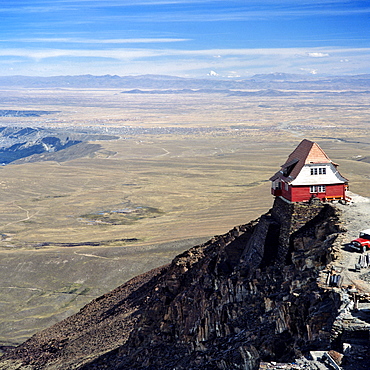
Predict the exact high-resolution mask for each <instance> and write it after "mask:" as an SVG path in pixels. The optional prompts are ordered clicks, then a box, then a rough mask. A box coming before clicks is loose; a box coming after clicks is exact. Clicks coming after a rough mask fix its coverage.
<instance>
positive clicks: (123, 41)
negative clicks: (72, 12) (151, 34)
mask: <svg viewBox="0 0 370 370" xmlns="http://www.w3.org/2000/svg"><path fill="white" fill-rule="evenodd" d="M9 41H10V42H25V43H53V44H55V43H69V44H93V45H96V44H151V43H169V42H183V41H190V39H180V38H132V39H89V38H67V37H64V38H63V37H59V38H53V37H51V38H41V37H40V38H37V37H35V38H18V39H3V40H0V42H9Z"/></svg>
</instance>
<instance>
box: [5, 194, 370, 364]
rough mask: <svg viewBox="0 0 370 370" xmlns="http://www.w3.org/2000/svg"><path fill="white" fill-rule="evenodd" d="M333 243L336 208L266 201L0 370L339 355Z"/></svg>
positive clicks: (36, 340)
mask: <svg viewBox="0 0 370 370" xmlns="http://www.w3.org/2000/svg"><path fill="white" fill-rule="evenodd" d="M343 233H344V228H343V220H342V218H341V212H340V211H339V210H338V208H336V207H335V206H333V205H331V204H323V203H320V202H318V203H316V202H313V203H311V204H288V203H286V202H285V201H283V200H282V199H280V198H276V199H275V203H274V206H273V208H272V209H271V210H270V211H269V212H268V213H266V214H265V215H262V216H261V217H260V218H259V219H258V220H255V221H252V222H250V223H248V224H246V225H242V226H238V227H235V228H234V229H233V230H231V231H230V232H228V233H227V234H225V235H222V236H216V237H214V238H213V239H211V240H210V241H208V242H207V243H205V244H202V245H200V246H196V247H193V248H191V249H190V250H188V251H186V252H185V253H183V254H181V255H179V256H177V257H176V258H175V259H174V260H173V262H172V263H171V264H169V265H167V266H163V267H162V268H159V269H156V270H153V271H150V272H148V273H146V274H144V275H141V276H139V277H137V278H135V279H133V280H131V281H129V282H127V283H126V284H124V285H122V286H121V287H119V288H117V289H115V290H114V291H112V292H110V293H108V294H106V295H104V296H102V297H100V298H98V299H96V300H94V301H92V302H91V303H90V304H88V305H87V306H85V307H84V308H83V309H81V311H80V312H79V313H77V314H76V315H73V316H71V317H70V318H68V319H66V320H64V321H62V322H60V323H58V324H56V325H55V326H53V327H51V328H49V329H46V330H44V331H42V332H40V333H38V334H36V335H34V336H33V337H32V338H30V339H29V340H28V341H26V342H25V343H23V344H22V345H20V346H19V347H17V348H15V349H12V350H9V351H7V352H6V354H5V355H4V356H3V357H2V358H1V361H0V369H28V370H33V369H35V370H36V369H48V370H52V369H59V370H62V369H81V370H82V369H84V370H87V369H128V368H129V369H179V370H180V369H250V370H254V369H258V368H259V364H260V362H261V361H262V362H265V361H278V362H290V361H293V360H294V359H296V358H298V357H301V356H302V355H304V354H307V353H309V352H310V351H313V350H325V351H328V350H336V351H339V352H343V348H344V345H343V340H344V339H343V338H344V337H343V334H344V333H345V332H346V328H344V327H343V325H342V326H341V324H340V320H342V321H343V317H344V320H345V314H343V312H345V313H346V312H347V313H348V310H347V311H346V307H347V306H348V303H350V299H348V297H344V298H345V299H344V298H343V293H342V292H341V290H340V289H339V288H337V287H330V286H328V285H327V284H326V283H325V278H324V276H326V272H327V271H328V266H329V265H330V264H331V263H332V262H333V261H334V260H335V258H336V256H337V255H338V254H339V250H340V247H341V245H342V242H343ZM346 299H347V301H346ZM343 315H344V316H343ZM338 317H339V319H338ZM338 325H339V326H338ZM354 330H356V329H354ZM361 330H365V331H366V330H367V329H366V328H365V329H364V327H363V326H362V327H361ZM347 333H348V331H347ZM345 338H346V340H347V341H350V339H351V338H349V336H348V335H347V336H345ZM357 368H358V369H360V368H361V367H360V366H358V367H357Z"/></svg>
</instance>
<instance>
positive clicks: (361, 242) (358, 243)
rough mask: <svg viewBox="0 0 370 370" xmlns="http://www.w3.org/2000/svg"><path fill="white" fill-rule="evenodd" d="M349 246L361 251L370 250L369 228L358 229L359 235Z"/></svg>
mask: <svg viewBox="0 0 370 370" xmlns="http://www.w3.org/2000/svg"><path fill="white" fill-rule="evenodd" d="M350 246H351V248H353V249H356V250H357V251H359V252H362V253H365V252H366V251H367V250H370V229H367V230H363V231H360V235H359V237H358V238H357V239H355V240H352V241H351V243H350Z"/></svg>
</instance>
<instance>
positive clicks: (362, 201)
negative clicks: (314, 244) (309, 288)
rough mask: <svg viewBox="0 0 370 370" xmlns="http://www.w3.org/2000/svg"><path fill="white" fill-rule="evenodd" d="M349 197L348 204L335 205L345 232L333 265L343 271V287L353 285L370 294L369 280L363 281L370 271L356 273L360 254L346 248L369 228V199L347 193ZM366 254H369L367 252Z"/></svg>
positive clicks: (363, 270) (364, 270)
mask: <svg viewBox="0 0 370 370" xmlns="http://www.w3.org/2000/svg"><path fill="white" fill-rule="evenodd" d="M349 197H350V198H351V202H350V203H348V204H346V205H343V204H338V205H337V207H338V208H339V209H341V211H342V212H343V216H344V217H343V219H344V221H345V224H344V226H345V228H346V229H347V232H346V234H345V236H344V240H343V245H342V250H341V254H340V257H339V259H338V261H336V263H335V264H336V266H339V267H340V268H341V269H343V270H342V275H343V285H345V286H348V285H353V286H355V287H356V289H357V290H358V291H360V292H363V293H370V279H366V280H369V281H365V280H364V279H363V276H364V275H366V274H367V273H368V272H369V271H370V269H369V268H367V269H366V268H365V269H361V272H356V271H355V264H356V263H357V262H358V260H359V258H360V255H361V253H359V252H356V251H354V250H352V249H350V248H349V247H348V243H350V241H351V240H353V239H356V238H357V237H358V234H359V232H360V231H361V230H364V229H369V228H370V198H367V197H363V196H360V195H358V194H355V193H351V192H350V193H349ZM366 253H370V252H369V251H368V252H366Z"/></svg>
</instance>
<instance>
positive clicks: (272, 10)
mask: <svg viewBox="0 0 370 370" xmlns="http://www.w3.org/2000/svg"><path fill="white" fill-rule="evenodd" d="M369 41H370V1H369V0H360V1H356V0H348V1H345V0H244V1H233V0H228V1H222V0H131V1H129V0H79V1H74V0H0V75H2V76H5V75H33V76H55V75H79V74H94V75H105V74H111V75H120V76H125V75H140V74H167V75H175V76H182V77H207V76H210V75H211V76H213V77H216V76H218V77H222V78H248V77H250V76H253V75H254V74H258V73H272V72H285V73H303V74H316V75H319V76H320V75H328V74H336V75H345V74H362V73H370V42H369Z"/></svg>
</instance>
